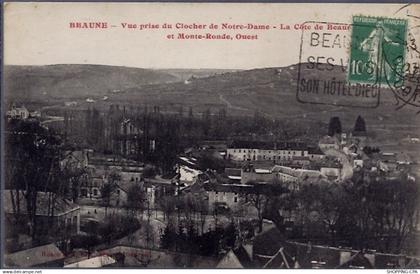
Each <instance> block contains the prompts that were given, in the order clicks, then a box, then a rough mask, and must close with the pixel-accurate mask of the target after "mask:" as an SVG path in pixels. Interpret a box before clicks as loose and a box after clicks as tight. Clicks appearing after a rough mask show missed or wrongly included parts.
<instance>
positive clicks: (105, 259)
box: [64, 255, 116, 268]
mask: <svg viewBox="0 0 420 274" xmlns="http://www.w3.org/2000/svg"><path fill="white" fill-rule="evenodd" d="M114 263H116V261H115V259H114V258H112V257H110V256H108V255H102V256H99V257H94V258H90V259H87V260H83V261H80V262H77V263H72V264H68V265H65V266H64V267H66V268H67V267H68V268H97V267H104V266H108V265H111V264H114Z"/></svg>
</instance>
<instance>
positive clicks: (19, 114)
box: [7, 105, 29, 120]
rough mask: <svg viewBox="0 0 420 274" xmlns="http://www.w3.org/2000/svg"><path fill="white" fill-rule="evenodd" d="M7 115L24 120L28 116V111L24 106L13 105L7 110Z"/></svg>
mask: <svg viewBox="0 0 420 274" xmlns="http://www.w3.org/2000/svg"><path fill="white" fill-rule="evenodd" d="M7 117H9V118H12V119H22V120H25V119H28V118H29V111H28V109H27V108H26V107H25V106H21V107H16V106H15V105H13V106H12V109H11V110H9V111H8V112H7Z"/></svg>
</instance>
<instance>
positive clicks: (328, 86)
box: [296, 21, 381, 108]
mask: <svg viewBox="0 0 420 274" xmlns="http://www.w3.org/2000/svg"><path fill="white" fill-rule="evenodd" d="M305 26H306V27H305V28H303V30H302V35H301V44H300V54H299V69H298V79H297V81H298V82H297V93H296V94H297V95H296V96H297V100H298V101H299V102H301V103H309V104H324V105H334V106H350V107H361V108H374V107H377V106H378V105H379V100H380V92H381V83H380V82H379V81H371V82H358V83H354V82H350V81H349V80H348V77H347V74H348V70H349V54H350V51H351V45H352V44H351V29H352V27H353V25H352V24H343V23H331V22H314V21H311V22H305ZM377 73H378V70H377V69H376V68H374V69H373V70H372V74H373V75H374V77H375V79H378V78H377Z"/></svg>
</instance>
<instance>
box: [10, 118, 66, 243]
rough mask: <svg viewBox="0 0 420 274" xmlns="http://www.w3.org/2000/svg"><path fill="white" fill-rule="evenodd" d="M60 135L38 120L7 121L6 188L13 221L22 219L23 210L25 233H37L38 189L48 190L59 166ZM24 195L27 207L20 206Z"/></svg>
mask: <svg viewBox="0 0 420 274" xmlns="http://www.w3.org/2000/svg"><path fill="white" fill-rule="evenodd" d="M61 146H62V142H61V139H60V138H59V137H58V136H57V135H56V134H54V132H52V131H50V130H48V129H46V128H45V127H42V126H41V125H40V123H39V122H38V121H33V120H28V121H25V120H15V119H13V120H11V121H10V122H9V123H8V124H7V132H6V145H5V160H6V161H5V165H6V170H7V172H6V184H5V185H6V188H9V189H10V190H11V193H12V196H11V200H12V205H13V210H14V213H15V214H14V215H15V216H16V221H19V222H20V221H22V220H21V218H23V217H22V216H23V215H22V214H21V213H22V212H23V211H24V212H25V215H24V216H25V217H24V218H25V219H26V221H27V224H28V226H27V229H28V234H29V235H30V236H31V237H32V238H33V239H34V238H36V237H37V236H38V235H37V233H36V232H37V222H36V212H37V200H38V192H39V191H48V190H49V189H48V188H46V185H49V182H50V181H51V180H52V179H53V174H54V173H55V172H57V170H58V169H59V158H60V148H61ZM21 199H25V202H26V209H21V208H20V200H21Z"/></svg>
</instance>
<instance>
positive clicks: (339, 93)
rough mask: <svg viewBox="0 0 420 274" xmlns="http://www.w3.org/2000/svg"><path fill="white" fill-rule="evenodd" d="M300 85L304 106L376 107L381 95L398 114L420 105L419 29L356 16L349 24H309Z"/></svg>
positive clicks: (303, 41)
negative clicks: (393, 102)
mask: <svg viewBox="0 0 420 274" xmlns="http://www.w3.org/2000/svg"><path fill="white" fill-rule="evenodd" d="M305 25H306V27H305V28H304V29H303V30H302V34H301V45H300V54H299V64H300V65H299V70H298V82H297V95H296V96H297V100H298V101H299V102H301V103H310V104H326V105H335V106H350V107H362V108H374V107H378V106H379V104H380V97H381V96H380V95H381V90H382V92H384V90H386V91H387V92H389V91H390V92H392V94H393V95H394V97H395V99H396V109H400V108H402V107H404V106H406V105H410V106H415V107H417V106H419V105H420V103H419V101H420V85H419V84H420V77H419V76H420V64H419V60H420V50H419V48H418V47H417V42H416V39H415V38H416V37H418V33H417V34H416V32H415V31H416V30H413V29H414V28H415V26H414V27H412V28H411V30H410V27H409V25H408V21H407V20H405V19H398V18H381V17H369V16H354V17H353V21H352V23H351V24H342V23H331V22H306V23H305Z"/></svg>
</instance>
